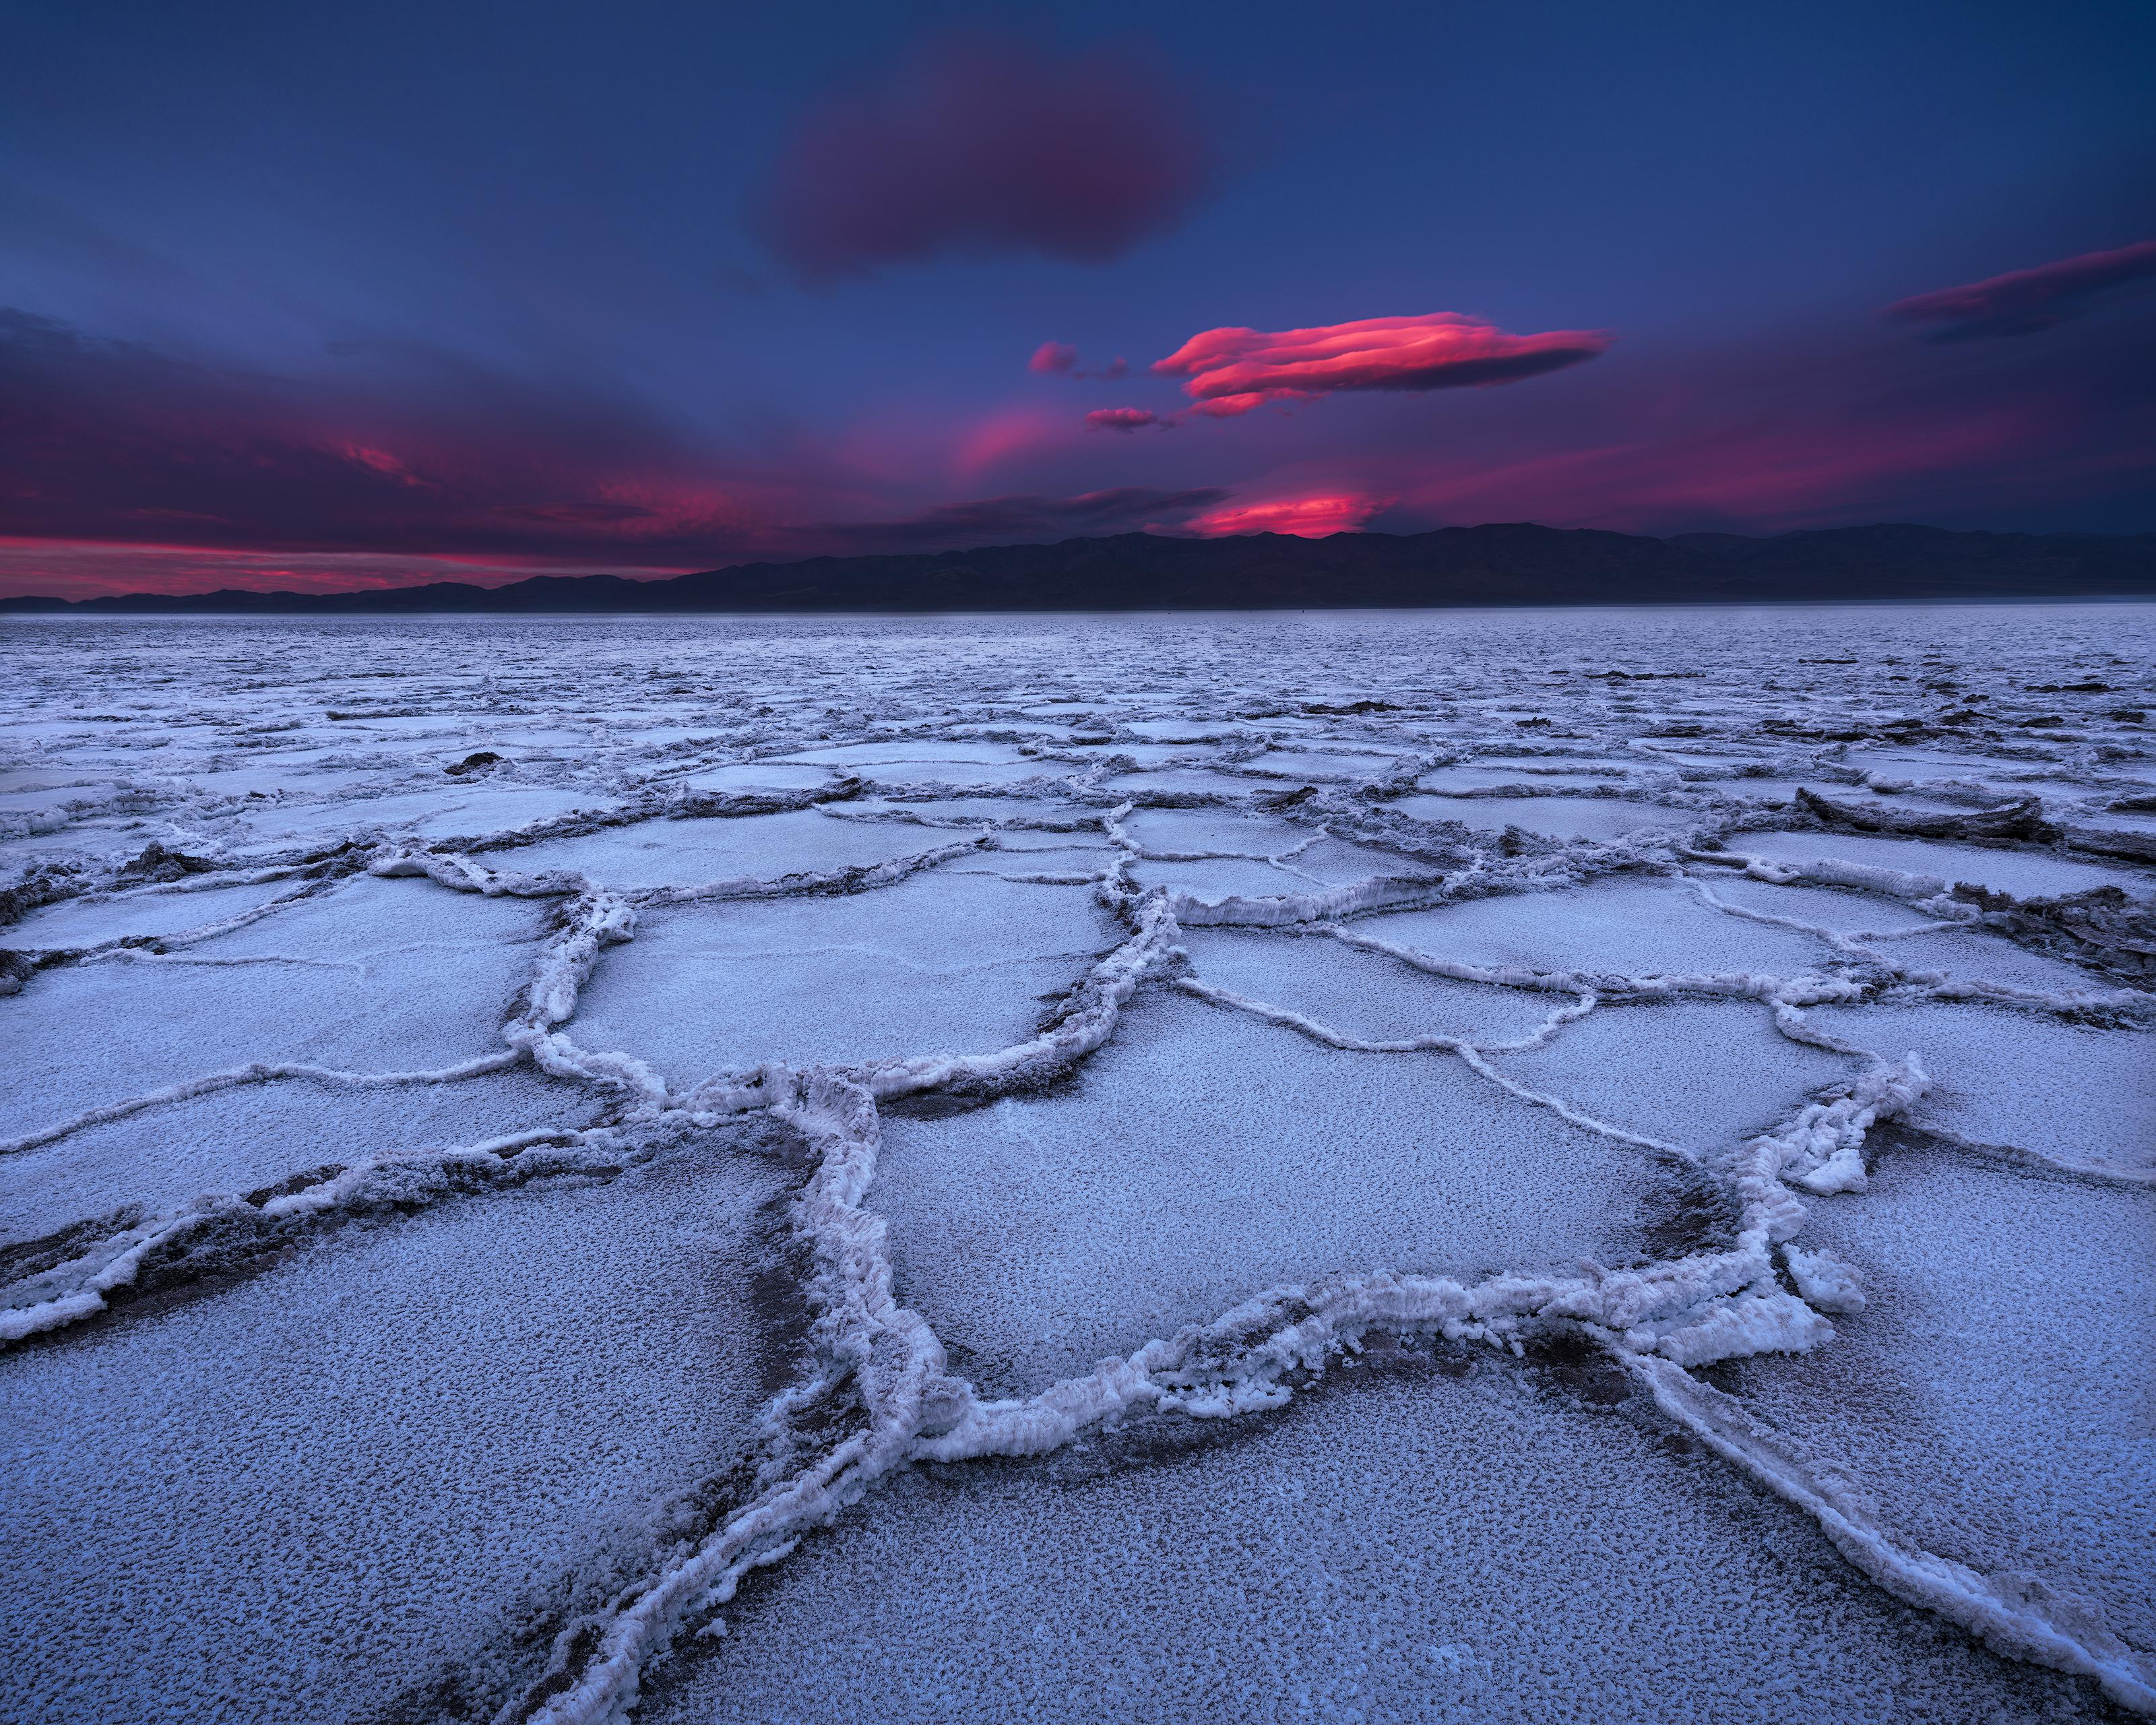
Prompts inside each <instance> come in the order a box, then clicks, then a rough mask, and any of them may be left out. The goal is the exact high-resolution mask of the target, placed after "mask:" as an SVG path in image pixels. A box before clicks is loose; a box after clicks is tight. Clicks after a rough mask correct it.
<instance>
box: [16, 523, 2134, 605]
mask: <svg viewBox="0 0 2156 1725" xmlns="http://www.w3.org/2000/svg"><path fill="white" fill-rule="evenodd" d="M2143 595H2156V534H2147V533H2143V534H2134V535H2129V536H2103V535H2098V534H2087V533H2046V534H2031V533H1957V532H1949V531H1945V530H1944V529H1942V528H1938V527H1917V526H1877V527H1835V528H1829V529H1826V530H1825V531H1818V532H1803V533H1783V534H1779V535H1777V536H1774V537H1772V538H1765V539H1753V538H1747V537H1744V536H1742V535H1738V534H1734V533H1686V534H1680V535H1678V536H1676V537H1674V538H1669V539H1652V538H1646V537H1642V536H1636V535H1633V534H1627V533H1604V532H1596V531H1568V530H1563V529H1559V528H1555V527H1539V526H1532V525H1528V524H1524V523H1523V524H1518V525H1511V526H1483V527H1444V528H1440V529H1439V530H1438V531H1435V532H1430V533H1406V534H1392V533H1341V534H1336V535H1335V536H1332V538H1329V539H1294V538H1288V537H1285V536H1281V535H1279V534H1273V533H1260V534H1254V535H1250V536H1244V537H1237V538H1229V539H1173V538H1168V537H1164V536H1159V535H1156V534H1149V533H1122V534H1118V535H1116V536H1114V537H1111V538H1104V539H1066V540H1065V541H1064V542H1062V543H1061V544H1060V545H998V546H990V547H985V548H983V549H981V550H978V551H947V552H932V553H926V554H918V555H908V556H899V557H811V558H808V559H807V560H805V561H803V562H790V563H743V564H740V565H737V567H733V568H729V569H713V570H710V571H707V572H704V573H701V574H696V575H682V576H678V577H675V578H673V579H670V580H664V581H632V580H627V579H624V578H622V577H620V576H615V575H590V576H581V577H565V576H542V577H539V578H536V579H533V580H530V581H520V582H516V583H513V584H511V585H510V586H507V587H497V588H481V587H473V586H470V585H468V584H465V583H459V582H443V583H436V584H434V585H432V586H427V587H404V588H387V589H377V590H375V591H372V592H367V593H247V592H237V591H229V590H228V591H223V592H218V593H197V594H191V595H187V596H183V597H173V596H169V595H165V594H157V593H121V594H115V595H113V596H110V597H107V598H91V599H80V600H74V601H69V600H64V599H59V598H14V599H0V610H4V611H11V612H26V611H83V612H115V611H116V612H137V611H141V612H152V611H177V612H254V613H284V612H295V613H317V612H354V613H362V614H389V615H400V614H415V613H416V614H425V613H434V612H450V611H479V612H492V613H508V614H533V613H547V612H589V611H602V612H606V611H654V612H698V611H705V612H744V611H746V612H788V611H809V612H819V611H823V612H850V611H851V612H931V611H1155V610H1269V609H1302V608H1347V607H1383V606H1442V605H1623V604H1652V603H1785V602H1789V601H1792V600H1819V599H1832V600H1871V599H1987V598H2128V597H2136V596H2143Z"/></svg>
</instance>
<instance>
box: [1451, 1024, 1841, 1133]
mask: <svg viewBox="0 0 2156 1725" xmlns="http://www.w3.org/2000/svg"><path fill="white" fill-rule="evenodd" d="M1491 1064H1492V1065H1495V1066H1496V1068H1497V1070H1499V1071H1501V1072H1502V1073H1504V1075H1505V1076H1507V1077H1508V1078H1511V1079H1513V1080H1514V1081H1517V1082H1518V1083H1521V1084H1524V1085H1526V1086H1527V1087H1528V1088H1530V1089H1531V1090H1537V1091H1543V1092H1544V1093H1545V1094H1548V1095H1553V1096H1563V1098H1564V1099H1565V1100H1566V1101H1568V1102H1571V1103H1573V1104H1574V1105H1575V1106H1578V1107H1581V1108H1584V1109H1585V1110H1586V1111H1588V1112H1589V1113H1590V1114H1592V1115H1594V1117H1596V1118H1598V1119H1600V1120H1606V1121H1608V1122H1609V1123H1610V1124H1611V1125H1613V1126H1620V1127H1624V1128H1625V1130H1627V1131H1628V1132H1640V1133H1644V1134H1645V1135H1647V1136H1649V1137H1655V1138H1660V1139H1661V1140H1662V1141H1663V1142H1666V1143H1675V1144H1678V1145H1681V1146H1682V1147H1684V1148H1686V1149H1687V1150H1691V1151H1694V1152H1697V1153H1700V1154H1702V1155H1706V1154H1709V1153H1713V1152H1715V1151H1718V1150H1727V1149H1729V1148H1732V1147H1734V1146H1735V1145H1736V1144H1738V1142H1741V1141H1742V1140H1743V1139H1745V1138H1747V1137H1752V1136H1753V1134H1755V1133H1758V1132H1765V1131H1768V1130H1769V1129H1770V1128H1771V1127H1774V1125H1775V1124H1777V1123H1778V1122H1780V1121H1783V1120H1785V1119H1787V1118H1788V1117H1789V1116H1790V1115H1791V1114H1793V1113H1794V1112H1795V1111H1797V1109H1798V1108H1799V1106H1802V1104H1803V1102H1804V1098H1805V1097H1806V1096H1809V1094H1810V1093H1811V1092H1812V1091H1816V1090H1818V1089H1820V1087H1821V1086H1825V1085H1829V1084H1832V1083H1834V1082H1835V1081H1844V1080H1848V1079H1851V1078H1853V1077H1855V1076H1856V1074H1857V1072H1858V1070H1860V1069H1861V1062H1856V1061H1852V1060H1848V1059H1847V1058H1845V1057H1844V1056H1842V1055H1833V1054H1829V1053H1826V1052H1825V1050H1820V1049H1816V1048H1811V1047H1807V1046H1806V1045H1804V1044H1802V1043H1798V1042H1793V1041H1791V1040H1789V1038H1788V1037H1786V1036H1784V1035H1783V1034H1781V1032H1780V1031H1779V1030H1777V1029H1775V1028H1774V1019H1772V1018H1771V1017H1770V1016H1769V1015H1768V1012H1767V1011H1766V1009H1764V1008H1763V1007H1761V1006H1758V1005H1754V1004H1752V1003H1751V1002H1749V1001H1745V1002H1737V1001H1726V1002H1725V1001H1702V1000H1671V1001H1658V1002H1656V1003H1655V1004H1652V1005H1650V1006H1613V1007H1604V1008H1603V1009H1600V1010H1599V1011H1597V1012H1594V1013H1593V1014H1589V1016H1588V1017H1587V1018H1585V1019H1583V1020H1581V1021H1580V1022H1579V1023H1578V1024H1573V1025H1570V1026H1568V1027H1567V1029H1565V1030H1564V1032H1563V1034H1561V1035H1559V1036H1558V1037H1556V1038H1555V1039H1554V1040H1552V1041H1550V1042H1548V1043H1547V1044H1545V1045H1543V1047H1541V1048H1538V1049H1532V1050H1528V1051H1527V1052H1526V1053H1524V1054H1509V1055H1508V1054H1500V1055H1492V1056H1491Z"/></svg>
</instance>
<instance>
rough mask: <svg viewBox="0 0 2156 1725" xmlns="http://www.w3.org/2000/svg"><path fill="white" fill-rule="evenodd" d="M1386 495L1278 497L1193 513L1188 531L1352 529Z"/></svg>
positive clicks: (1382, 504)
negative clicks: (1267, 500) (1239, 506)
mask: <svg viewBox="0 0 2156 1725" xmlns="http://www.w3.org/2000/svg"><path fill="white" fill-rule="evenodd" d="M1392 501H1393V500H1392V499H1391V498H1389V497H1370V496H1365V495H1362V494H1360V493H1358V492H1337V493H1333V494H1332V495H1323V496H1315V497H1280V498H1275V499H1273V500H1272V501H1269V502H1264V503H1252V504H1247V505H1245V506H1243V507H1241V508H1240V509H1216V510H1212V511H1209V512H1208V513H1206V514H1204V515H1201V516H1197V517H1196V518H1195V519H1194V520H1193V521H1191V523H1190V531H1192V532H1193V533H1197V534H1200V535H1202V536H1204V537H1205V538H1208V539H1218V538H1223V537H1225V536H1229V535H1230V534H1236V533H1288V534H1292V535H1293V536H1295V537H1296V538H1298V539H1322V538H1325V537H1326V536H1328V535H1330V534H1333V533H1353V532H1354V531H1357V530H1358V529H1359V528H1360V527H1361V526H1363V524H1364V523H1365V522H1367V521H1369V519H1370V518H1371V517H1372V516H1375V515H1378V514H1381V513H1383V511H1385V510H1386V509H1388V508H1389V507H1390V506H1391V505H1392Z"/></svg>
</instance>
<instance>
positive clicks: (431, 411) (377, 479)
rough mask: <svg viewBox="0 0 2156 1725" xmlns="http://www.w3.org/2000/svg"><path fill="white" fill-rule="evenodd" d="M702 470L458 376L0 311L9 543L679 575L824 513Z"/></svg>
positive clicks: (640, 414)
mask: <svg viewBox="0 0 2156 1725" xmlns="http://www.w3.org/2000/svg"><path fill="white" fill-rule="evenodd" d="M712 467H713V463H712V462H711V459H710V457H709V455H708V454H707V453H706V452H703V451H701V450H698V449H694V448H691V447H690V446H689V445H688V444H685V442H684V441H683V440H681V439H680V438H678V437H677V436H676V435H675V434H674V433H673V432H672V431H671V430H670V429H669V428H668V427H666V426H665V424H662V423H661V422H660V421H659V420H658V419H657V418H655V417H654V416H652V415H650V414H649V413H646V412H644V410H643V409H641V408H639V406H638V405H637V404H636V403H634V402H633V401H630V400H629V399H626V398H622V397H620V396H619V395H616V394H612V393H608V392H606V391H603V390H599V389H594V388H586V387H582V386H578V385H576V384H573V383H570V382H537V381H534V380H531V379H528V378H524V377H516V376H512V375H508V374H503V373H496V372H490V371H488V370H487V369H485V367H480V366H477V365H475V364H473V363H472V362H470V361H469V360H465V359H462V358H459V357H453V356H447V355H441V354H430V353H427V352H421V351H417V350H404V351H398V350H394V349H388V348H377V349H371V350H369V351H368V352H367V353H365V354H364V355H362V356H361V357H357V358H353V357H346V358H345V359H341V360H339V361H336V362H333V363H332V364H331V366H330V367H328V369H327V370H326V372H325V373H324V374H323V375H321V376H320V377H311V378H301V377H285V376H280V375H276V374H273V373H270V372H264V371H260V370H258V369H253V368H249V367H243V366H238V365H232V364H227V363H222V362H213V361H209V360H205V359H201V358H198V357H189V356H187V355H184V354H180V353H175V352H170V351H167V350H165V349H162V348H159V347H151V346H149V345H147V344H145V343H141V342H134V341H105V340H100V339H97V338H95V337H93V336H87V335H85V334H83V333H82V332H80V331H77V330H74V329H73V328H71V327H69V326H66V325H64V324H60V323H56V322H54V321H51V320H49V319H45V318H40V317H36V316H30V315H29V314H27V313H23V312H18V311H0V536H12V537H13V538H16V539H18V540H45V541H54V542H103V543H108V544H115V545H126V544H157V545H162V546H166V547H189V546H193V547H204V548H210V547H214V548H217V549H219V550H222V551H226V552H237V551H250V552H309V553H331V552H360V553H367V554H372V555H382V556H388V555H392V554H395V555H400V556H403V555H412V556H420V557H442V556H459V555H480V556H485V557H496V558H506V559H510V560H512V561H513V560H514V559H516V558H517V557H554V558H558V559H564V560H575V559H586V560H598V559H605V560H607V561H609V562H614V563H615V564H617V565H618V566H625V567H653V568H675V569H684V568H695V567H700V566H704V565H707V564H708V563H709V562H711V561H713V560H714V559H715V558H716V557H719V556H721V555H722V554H724V553H725V552H727V551H729V550H731V549H734V548H736V547H752V546H754V545H756V544H757V543H760V542H766V541H767V538H768V534H769V531H770V530H771V525H772V524H773V522H774V521H784V520H785V519H787V518H788V515H790V514H793V513H794V511H798V510H801V509H803V508H804V507H805V508H808V509H819V508H820V509H828V508H829V500H828V499H823V500H814V499H813V496H812V495H803V493H810V494H813V492H814V490H815V489H816V487H815V486H814V485H811V484H804V482H803V480H801V479H800V478H798V477H795V476H789V475H786V474H784V473H783V472H779V471H776V470H774V471H770V472H764V473H760V474H757V475H753V476H752V475H750V474H749V473H748V472H747V471H746V470H742V471H740V472H739V473H738V474H737V475H725V476H721V475H716V474H715V473H714V472H713V471H712ZM794 518H796V519H798V515H795V516H794Z"/></svg>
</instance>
